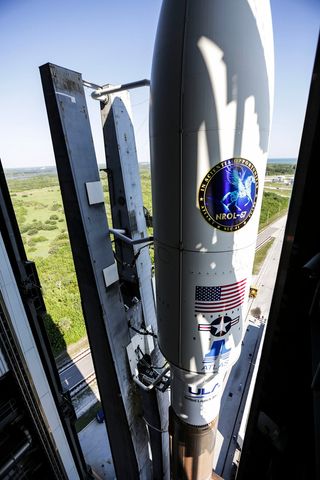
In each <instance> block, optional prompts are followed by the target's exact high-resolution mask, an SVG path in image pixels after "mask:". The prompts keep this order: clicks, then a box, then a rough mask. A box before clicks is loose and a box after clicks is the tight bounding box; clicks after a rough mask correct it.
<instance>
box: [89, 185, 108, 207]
mask: <svg viewBox="0 0 320 480" xmlns="http://www.w3.org/2000/svg"><path fill="white" fill-rule="evenodd" d="M86 189H87V195H88V202H89V205H95V204H97V203H103V202H104V196H103V189H102V184H101V182H100V181H98V182H86Z"/></svg>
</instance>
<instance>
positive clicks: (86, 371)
mask: <svg viewBox="0 0 320 480" xmlns="http://www.w3.org/2000/svg"><path fill="white" fill-rule="evenodd" d="M93 374H94V368H93V363H92V357H91V353H90V349H87V350H85V351H84V352H81V354H79V355H78V356H77V357H75V358H74V359H73V360H72V361H70V363H69V364H68V365H66V366H65V367H63V368H61V369H60V370H59V375H60V380H61V384H62V388H63V391H64V392H66V391H68V390H72V389H74V388H75V387H77V386H78V385H80V384H81V383H82V382H83V381H84V380H86V379H88V378H91V377H92V375H93Z"/></svg>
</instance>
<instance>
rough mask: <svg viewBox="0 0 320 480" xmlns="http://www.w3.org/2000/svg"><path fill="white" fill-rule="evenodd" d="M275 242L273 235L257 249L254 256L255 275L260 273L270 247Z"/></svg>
mask: <svg viewBox="0 0 320 480" xmlns="http://www.w3.org/2000/svg"><path fill="white" fill-rule="evenodd" d="M273 242H274V238H273V237H271V238H270V239H269V240H268V241H267V242H266V243H265V244H264V245H262V246H261V247H260V248H259V249H258V250H257V251H256V255H255V257H254V264H253V272H252V273H253V275H258V273H259V272H260V268H261V267H262V264H263V262H264V260H265V258H266V256H267V253H268V251H269V248H270V247H271V245H272V244H273Z"/></svg>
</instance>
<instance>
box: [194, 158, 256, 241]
mask: <svg viewBox="0 0 320 480" xmlns="http://www.w3.org/2000/svg"><path fill="white" fill-rule="evenodd" d="M258 187H259V182H258V173H257V170H256V168H255V167H254V165H253V164H252V163H251V162H249V160H246V159H244V158H231V159H229V160H224V161H223V162H220V163H218V164H217V165H215V166H214V167H213V168H212V169H211V170H210V171H209V172H208V173H207V175H206V176H205V178H204V179H203V181H202V183H201V186H200V190H199V205H200V211H201V213H202V215H203V217H204V218H205V219H206V221H207V222H208V223H210V225H212V226H213V227H215V228H217V229H219V230H222V231H223V232H234V231H236V230H239V229H240V228H242V227H244V226H245V225H246V224H247V222H248V221H249V219H250V218H251V216H252V214H253V212H254V208H255V206H256V202H257V196H258Z"/></svg>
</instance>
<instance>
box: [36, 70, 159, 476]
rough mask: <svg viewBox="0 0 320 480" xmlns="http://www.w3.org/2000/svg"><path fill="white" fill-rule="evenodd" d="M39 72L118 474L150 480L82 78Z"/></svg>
mask: <svg viewBox="0 0 320 480" xmlns="http://www.w3.org/2000/svg"><path fill="white" fill-rule="evenodd" d="M40 72H41V78H42V84H43V90H44V95H45V101H46V106H47V112H48V117H49V124H50V129H51V135H52V141H53V146H54V151H55V157H56V163H57V169H58V175H59V181H60V185H61V193H62V198H63V203H64V209H65V213H66V219H67V224H68V230H69V235H70V241H71V247H72V253H73V258H74V263H75V268H76V273H77V277H78V283H79V289H80V294H81V300H82V308H83V313H84V317H85V321H86V326H87V332H88V337H89V342H90V345H91V352H92V357H93V362H94V366H95V370H96V375H97V381H98V386H99V391H100V395H101V401H102V405H103V408H104V413H105V419H106V426H107V430H108V434H109V440H110V446H111V451H112V456H113V460H114V465H115V470H116V475H117V478H118V479H119V480H120V479H137V478H148V475H150V468H151V465H150V460H149V458H148V452H147V441H146V436H147V432H146V428H145V425H144V422H143V420H142V419H140V418H139V417H138V416H137V414H136V412H134V411H133V404H134V402H132V397H133V396H134V395H135V390H136V389H135V387H134V386H133V384H132V382H131V381H130V376H129V372H128V367H127V359H126V351H125V347H126V345H127V344H128V343H129V341H130V338H129V333H128V326H127V319H126V314H125V309H124V305H123V301H122V297H121V292H120V287H119V282H118V281H117V280H116V278H117V273H116V265H115V261H114V254H113V251H112V246H111V241H110V237H109V229H108V223H107V218H106V212H105V206H104V203H103V198H101V195H102V188H101V186H100V188H99V182H100V177H99V171H98V166H97V162H96V157H95V152H94V147H93V141H92V135H91V129H90V124H89V119H88V112H87V107H86V101H85V94H84V89H83V83H82V78H81V75H80V74H79V73H76V72H73V71H71V70H67V69H64V68H61V67H58V66H55V65H52V64H46V65H43V66H42V67H40ZM102 197H103V195H102ZM131 430H132V431H135V432H136V433H135V435H131ZM137 432H138V433H137ZM149 478H151V477H150V476H149Z"/></svg>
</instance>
